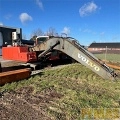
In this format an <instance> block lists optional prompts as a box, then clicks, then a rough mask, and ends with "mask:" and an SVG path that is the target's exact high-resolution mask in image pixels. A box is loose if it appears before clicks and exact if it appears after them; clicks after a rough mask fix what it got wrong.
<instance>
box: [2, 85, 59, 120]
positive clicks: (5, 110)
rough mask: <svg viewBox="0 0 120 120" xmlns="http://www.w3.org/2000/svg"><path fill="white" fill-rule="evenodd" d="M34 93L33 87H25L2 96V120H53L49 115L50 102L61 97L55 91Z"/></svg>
mask: <svg viewBox="0 0 120 120" xmlns="http://www.w3.org/2000/svg"><path fill="white" fill-rule="evenodd" d="M33 92H34V88H33V87H23V88H20V89H18V90H17V91H11V92H9V93H8V92H7V93H5V94H4V95H3V96H1V98H0V116H1V120H40V119H41V120H51V119H52V117H51V116H49V115H48V113H47V108H48V105H49V102H50V101H52V100H53V99H55V98H59V97H61V95H59V94H58V93H56V92H55V91H54V90H48V91H45V92H43V93H41V94H39V93H35V94H33Z"/></svg>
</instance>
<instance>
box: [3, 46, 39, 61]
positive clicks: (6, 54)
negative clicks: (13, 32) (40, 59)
mask: <svg viewBox="0 0 120 120" xmlns="http://www.w3.org/2000/svg"><path fill="white" fill-rule="evenodd" d="M2 57H3V59H7V60H17V61H23V62H32V61H37V56H36V52H29V51H28V47H27V46H18V47H13V46H10V47H3V48H2Z"/></svg>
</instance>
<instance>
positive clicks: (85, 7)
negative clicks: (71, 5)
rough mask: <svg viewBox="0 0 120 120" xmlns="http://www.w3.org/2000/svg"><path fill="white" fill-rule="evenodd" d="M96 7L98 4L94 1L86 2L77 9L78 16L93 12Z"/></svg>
mask: <svg viewBox="0 0 120 120" xmlns="http://www.w3.org/2000/svg"><path fill="white" fill-rule="evenodd" d="M97 8H98V6H97V5H96V4H95V3H94V2H88V3H86V4H84V5H83V6H82V7H81V8H80V9H79V13H80V16H81V17H84V16H87V15H89V14H91V13H93V12H95V11H96V10H97Z"/></svg>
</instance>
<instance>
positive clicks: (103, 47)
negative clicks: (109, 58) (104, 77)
mask: <svg viewBox="0 0 120 120" xmlns="http://www.w3.org/2000/svg"><path fill="white" fill-rule="evenodd" d="M88 51H89V52H91V53H105V52H107V53H115V54H120V42H116V43H114V42H113V43H112V42H111V43H92V44H91V45H90V46H89V47H88Z"/></svg>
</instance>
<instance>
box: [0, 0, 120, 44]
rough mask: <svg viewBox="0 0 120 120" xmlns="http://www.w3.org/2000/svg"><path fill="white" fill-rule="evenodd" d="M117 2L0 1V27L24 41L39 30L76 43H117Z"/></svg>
mask: <svg viewBox="0 0 120 120" xmlns="http://www.w3.org/2000/svg"><path fill="white" fill-rule="evenodd" d="M119 11H120V0H0V25H5V26H11V27H18V28H19V27H20V28H22V32H23V34H24V35H26V36H27V38H28V39H29V38H30V35H31V33H32V31H34V30H36V29H38V28H40V29H41V30H42V31H43V32H46V31H47V30H48V29H49V28H50V27H53V28H55V30H56V31H57V33H59V34H61V33H63V32H65V33H67V34H68V36H71V37H74V38H76V39H77V40H78V41H79V42H80V44H82V45H89V44H90V43H92V42H93V41H96V42H120V12H119Z"/></svg>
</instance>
